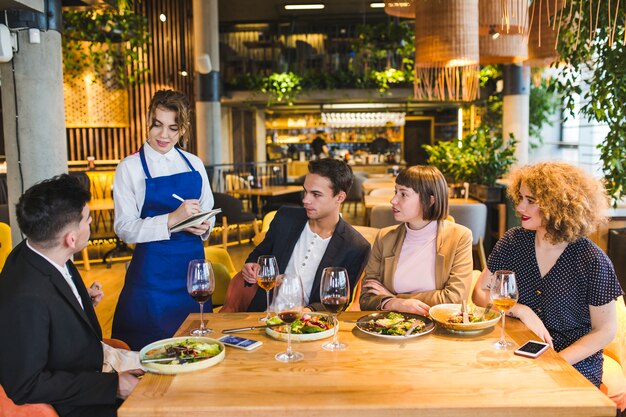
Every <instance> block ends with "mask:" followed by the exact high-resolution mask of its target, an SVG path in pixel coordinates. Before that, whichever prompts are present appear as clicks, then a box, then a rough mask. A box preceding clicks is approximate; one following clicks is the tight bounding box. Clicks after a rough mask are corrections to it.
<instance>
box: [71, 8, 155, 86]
mask: <svg viewBox="0 0 626 417" xmlns="http://www.w3.org/2000/svg"><path fill="white" fill-rule="evenodd" d="M63 24H64V31H63V65H64V74H65V75H66V76H68V77H70V78H79V77H82V76H83V75H84V74H85V72H86V71H95V72H96V75H97V76H96V77H95V78H94V82H98V81H99V82H103V83H105V84H110V83H113V84H118V85H121V86H126V85H131V84H133V83H136V82H138V81H139V80H141V75H142V74H144V73H146V72H148V71H149V69H148V68H147V66H146V65H145V63H144V62H143V61H142V57H141V54H140V50H141V49H142V48H145V47H146V46H148V45H149V44H150V41H151V36H150V33H149V32H148V20H147V18H146V17H145V16H141V15H138V14H136V13H134V12H133V11H132V10H128V9H121V10H120V9H88V10H67V11H64V12H63Z"/></svg>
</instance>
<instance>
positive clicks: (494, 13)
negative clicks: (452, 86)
mask: <svg viewBox="0 0 626 417" xmlns="http://www.w3.org/2000/svg"><path fill="white" fill-rule="evenodd" d="M522 6H523V8H520V7H522ZM505 10H507V13H508V16H509V18H508V20H506V21H505V19H504V15H505ZM522 10H528V0H525V3H524V1H521V0H520V1H516V0H480V1H479V4H478V24H479V29H478V31H479V34H480V37H479V45H480V63H481V64H483V65H488V64H514V63H519V62H522V61H524V60H526V59H527V58H528V45H527V43H526V42H525V39H524V34H525V33H526V32H527V28H526V24H527V22H526V13H524V12H522ZM507 22H508V32H507Z"/></svg>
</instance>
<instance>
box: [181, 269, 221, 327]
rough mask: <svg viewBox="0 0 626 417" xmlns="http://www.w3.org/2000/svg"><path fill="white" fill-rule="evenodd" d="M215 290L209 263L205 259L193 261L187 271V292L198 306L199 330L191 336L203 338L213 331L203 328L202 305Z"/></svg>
mask: <svg viewBox="0 0 626 417" xmlns="http://www.w3.org/2000/svg"><path fill="white" fill-rule="evenodd" d="M213 290H215V277H214V276H213V268H212V267H211V263H210V262H209V261H207V260H206V259H194V260H192V261H190V262H189V268H188V269H187V292H188V293H189V295H191V296H192V297H193V299H194V300H196V301H197V302H198V303H199V304H200V328H199V329H194V330H192V331H191V332H190V333H189V334H191V335H192V336H204V335H205V334H207V333H211V332H212V331H213V329H209V328H207V327H205V326H204V317H203V313H204V303H206V302H207V301H209V299H210V298H211V295H212V294H213Z"/></svg>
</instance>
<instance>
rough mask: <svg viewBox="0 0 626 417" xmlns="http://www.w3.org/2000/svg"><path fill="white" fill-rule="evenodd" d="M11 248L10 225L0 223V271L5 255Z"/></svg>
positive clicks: (5, 258)
mask: <svg viewBox="0 0 626 417" xmlns="http://www.w3.org/2000/svg"><path fill="white" fill-rule="evenodd" d="M12 249H13V241H12V240H11V227H10V226H9V225H8V224H6V223H0V271H2V268H3V267H4V262H5V261H6V260H7V256H9V253H11V250H12Z"/></svg>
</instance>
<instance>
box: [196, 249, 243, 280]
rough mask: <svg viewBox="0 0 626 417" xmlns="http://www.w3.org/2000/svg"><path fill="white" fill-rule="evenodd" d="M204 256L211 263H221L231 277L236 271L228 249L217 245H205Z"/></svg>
mask: <svg viewBox="0 0 626 417" xmlns="http://www.w3.org/2000/svg"><path fill="white" fill-rule="evenodd" d="M204 257H205V258H206V259H207V260H208V261H209V262H211V263H216V264H222V265H223V266H224V267H225V268H226V270H227V271H228V274H229V275H230V276H231V277H233V276H235V274H236V273H237V270H236V269H235V265H234V264H233V260H232V259H231V258H230V255H229V254H228V251H227V250H226V249H224V248H220V247H218V246H207V247H206V248H204Z"/></svg>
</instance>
